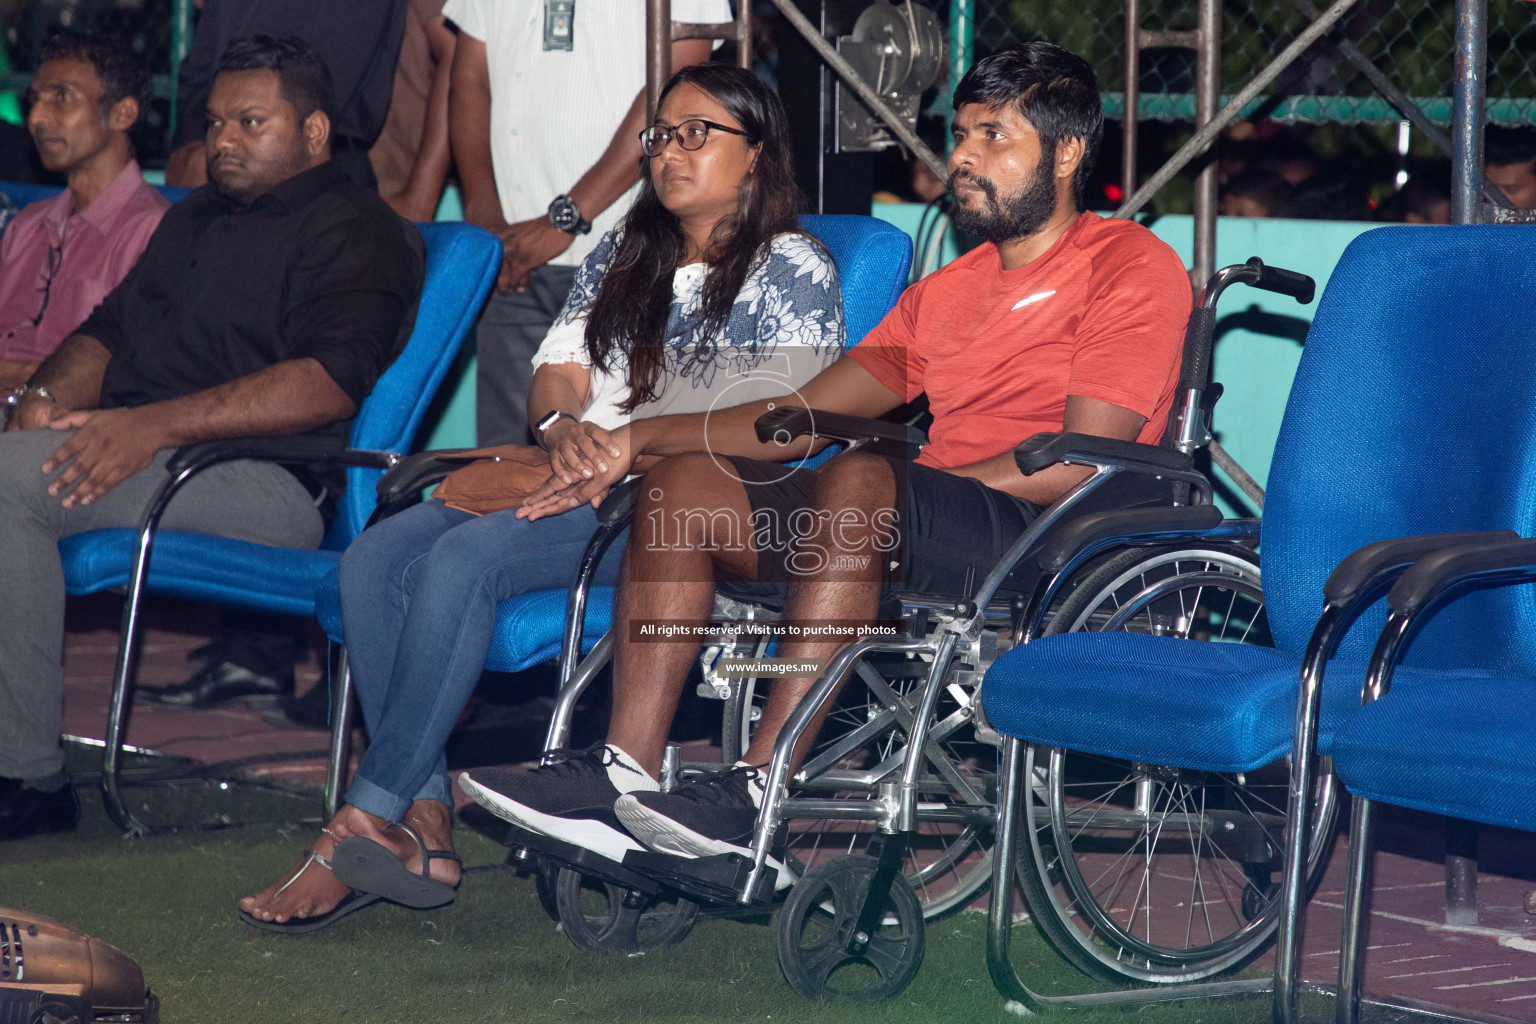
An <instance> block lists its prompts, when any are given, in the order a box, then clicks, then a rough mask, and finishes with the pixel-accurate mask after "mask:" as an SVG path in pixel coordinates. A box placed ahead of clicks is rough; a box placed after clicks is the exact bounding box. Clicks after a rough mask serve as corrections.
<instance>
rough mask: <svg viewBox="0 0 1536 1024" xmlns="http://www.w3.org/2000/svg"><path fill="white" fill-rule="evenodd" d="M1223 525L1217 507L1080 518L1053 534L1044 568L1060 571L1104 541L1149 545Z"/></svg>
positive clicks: (1182, 507) (1042, 552)
mask: <svg viewBox="0 0 1536 1024" xmlns="http://www.w3.org/2000/svg"><path fill="white" fill-rule="evenodd" d="M1221 522H1222V514H1221V509H1219V508H1217V507H1216V506H1215V505H1179V506H1170V507H1168V508H1142V509H1121V510H1118V511H1114V512H1097V513H1094V514H1092V515H1086V516H1080V517H1078V518H1076V519H1072V520H1069V521H1067V522H1065V523H1063V524H1062V525H1061V526H1059V527H1057V529H1056V530H1055V532H1054V533H1052V534H1051V537H1050V539H1049V540H1047V541H1046V542H1045V545H1044V546H1043V547H1042V548H1041V549H1040V568H1041V569H1042V570H1043V571H1045V572H1047V573H1054V572H1057V571H1059V570H1060V569H1061V568H1062V567H1063V566H1065V565H1066V564H1067V563H1068V562H1070V561H1071V560H1072V558H1073V556H1074V555H1076V554H1077V553H1078V552H1079V551H1081V550H1083V549H1084V548H1087V547H1098V546H1100V545H1101V544H1103V542H1104V541H1116V542H1118V543H1121V544H1145V543H1148V542H1155V541H1161V540H1170V541H1179V540H1189V539H1191V538H1194V537H1199V536H1201V535H1202V534H1205V533H1206V532H1207V531H1209V530H1210V529H1211V528H1213V527H1215V526H1216V525H1218V524H1219V523H1221ZM1111 546H1113V545H1111Z"/></svg>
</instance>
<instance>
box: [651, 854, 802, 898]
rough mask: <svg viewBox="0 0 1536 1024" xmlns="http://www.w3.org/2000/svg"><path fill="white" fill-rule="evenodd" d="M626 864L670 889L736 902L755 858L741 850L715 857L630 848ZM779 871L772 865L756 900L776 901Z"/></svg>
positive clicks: (765, 874)
mask: <svg viewBox="0 0 1536 1024" xmlns="http://www.w3.org/2000/svg"><path fill="white" fill-rule="evenodd" d="M624 867H626V868H633V869H634V870H635V871H638V872H641V873H643V874H645V875H647V876H649V877H651V878H654V879H656V880H657V881H659V882H660V883H661V884H662V885H664V886H666V887H667V888H668V889H676V890H677V891H679V892H681V893H683V894H684V895H686V896H690V897H692V898H694V899H697V900H701V901H704V902H707V903H735V902H736V901H737V899H738V898H739V897H740V896H741V893H742V891H743V890H744V889H745V888H746V885H747V876H748V875H750V874H751V873H752V861H750V860H749V859H747V858H746V857H743V856H742V855H741V854H739V853H722V854H718V855H716V856H714V857H678V856H675V855H674V854H670V853H655V852H652V851H650V850H646V851H643V852H638V853H637V852H635V851H633V850H632V851H630V852H629V853H626V854H625V855H624ZM775 877H776V875H775V872H774V871H773V870H772V869H771V868H770V869H769V870H768V871H766V872H764V876H763V878H762V879H761V880H760V881H759V883H758V886H757V892H755V893H753V894H752V903H753V904H754V905H756V906H767V905H768V904H770V903H772V902H773V898H774V889H773V883H774V879H775Z"/></svg>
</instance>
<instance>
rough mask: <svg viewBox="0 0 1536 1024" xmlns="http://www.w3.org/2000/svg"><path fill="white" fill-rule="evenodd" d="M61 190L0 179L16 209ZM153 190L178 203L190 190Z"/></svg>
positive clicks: (0, 188)
mask: <svg viewBox="0 0 1536 1024" xmlns="http://www.w3.org/2000/svg"><path fill="white" fill-rule="evenodd" d="M62 191H64V189H63V187H62V186H59V185H24V184H22V183H21V182H19V181H0V192H4V193H5V194H6V196H8V197H9V198H10V200H11V202H12V203H13V204H14V205H15V207H16V208H17V209H18V210H19V209H21V208H22V207H23V206H27V205H29V204H31V203H35V202H37V201H38V200H39V199H52V198H53V197H54V196H56V195H58V194H59V193H60V192H62ZM155 191H157V192H159V193H160V194H161V195H163V196H165V198H166V200H167V201H168V202H172V203H179V202H181V201H182V200H183V199H185V198H186V197H187V194H188V193H190V192H191V191H192V190H191V189H189V188H178V187H176V186H175V185H156V186H155Z"/></svg>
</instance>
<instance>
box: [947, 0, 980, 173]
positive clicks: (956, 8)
mask: <svg viewBox="0 0 1536 1024" xmlns="http://www.w3.org/2000/svg"><path fill="white" fill-rule="evenodd" d="M975 49H976V0H949V94H950V95H951V96H953V95H954V94H955V89H956V88H957V87H958V86H959V85H960V79H962V78H964V77H965V73H966V72H967V71H969V70H970V69H971V58H972V56H973V54H974V52H975ZM944 138H945V150H944V151H945V152H946V153H947V152H950V151H952V150H953V149H954V148H955V140H954V137H953V136H951V135H949V134H948V133H946V134H945V137H944Z"/></svg>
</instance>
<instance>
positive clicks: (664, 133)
mask: <svg viewBox="0 0 1536 1024" xmlns="http://www.w3.org/2000/svg"><path fill="white" fill-rule="evenodd" d="M712 131H715V132H725V133H726V134H728V135H740V136H741V137H742V138H744V139H746V140H747V143H748V145H753V144H755V143H756V142H757V140H756V139H754V138H753V137H752V136H751V135H749V134H747V133H746V132H744V131H742V130H741V129H740V128H731V127H729V126H727V125H723V124H716V123H715V122H714V121H706V120H704V119H703V118H702V117H694V118H689V119H688V120H687V121H684V122H683V123H682V124H662V123H661V122H660V121H657V122H656V123H655V124H653V125H651V126H650V127H649V128H647V129H645V130H644V131H642V132H641V133H640V149H641V150H642V151H643V152H644V153H645V155H646V156H661V151H662V150H664V149H666V148H667V142H668V141H669V140H671V139H676V140H677V144H678V145H679V146H682V147H683V148H684V149H688V150H694V149H700V148H702V147H703V145H704V143H705V142H707V141H709V133H710V132H712Z"/></svg>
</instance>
